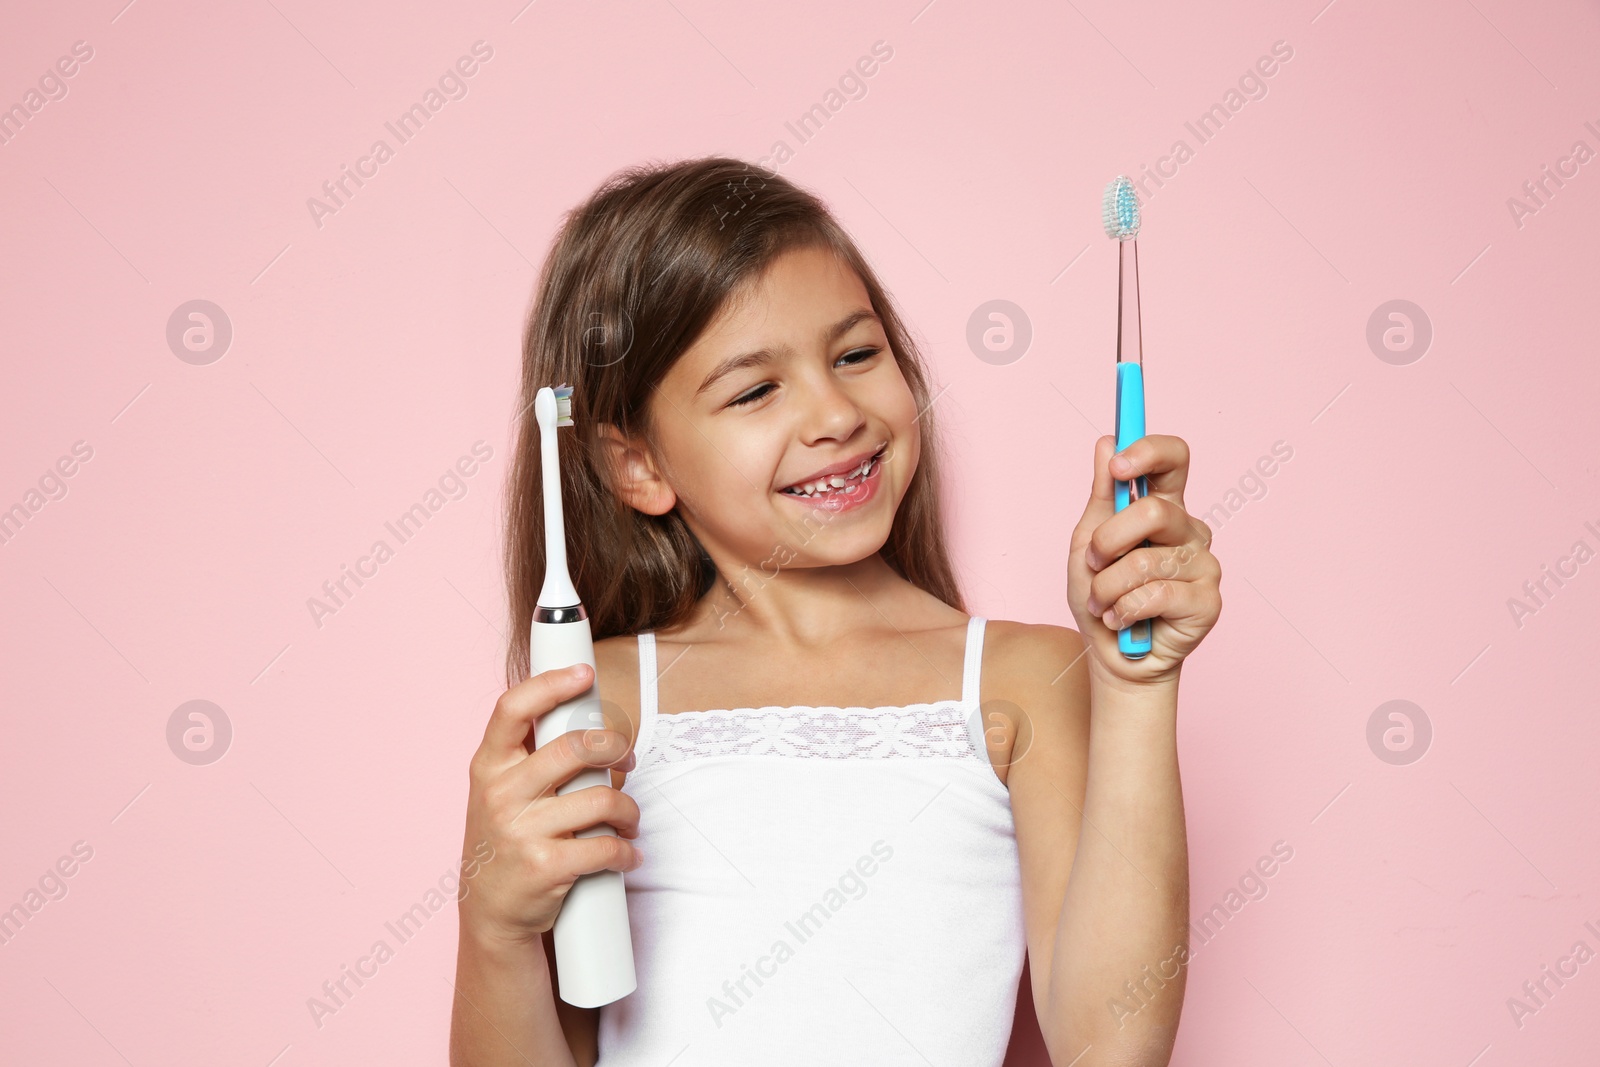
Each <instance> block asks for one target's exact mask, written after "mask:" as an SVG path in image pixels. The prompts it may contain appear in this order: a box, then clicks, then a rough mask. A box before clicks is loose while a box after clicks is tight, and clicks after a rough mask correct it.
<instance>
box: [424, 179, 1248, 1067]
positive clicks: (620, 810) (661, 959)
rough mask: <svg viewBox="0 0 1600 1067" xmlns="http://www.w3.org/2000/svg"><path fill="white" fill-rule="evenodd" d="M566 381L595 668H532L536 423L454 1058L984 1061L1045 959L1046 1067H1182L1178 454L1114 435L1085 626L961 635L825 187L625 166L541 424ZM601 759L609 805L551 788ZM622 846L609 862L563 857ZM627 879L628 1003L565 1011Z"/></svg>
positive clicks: (539, 320) (556, 260)
mask: <svg viewBox="0 0 1600 1067" xmlns="http://www.w3.org/2000/svg"><path fill="white" fill-rule="evenodd" d="M1108 381H1109V379H1108ZM562 382H566V383H570V384H571V385H572V386H573V396H572V404H573V419H574V426H573V428H572V429H569V430H562V431H561V432H562V434H563V438H562V452H561V463H562V469H561V480H562V491H563V494H564V501H565V514H566V524H567V534H568V541H569V543H570V550H569V555H570V567H571V570H572V576H573V579H574V581H575V583H576V585H577V588H578V591H579V594H580V596H581V597H582V599H583V602H584V604H585V606H586V607H587V609H588V613H589V622H590V626H591V628H592V632H593V635H594V638H595V641H596V646H595V656H596V662H597V663H598V665H599V671H598V673H599V678H598V679H595V678H594V677H593V676H592V675H593V672H592V671H590V669H589V668H587V667H584V666H580V667H578V668H572V669H568V670H563V671H550V672H546V673H543V674H540V675H537V676H535V677H532V678H528V677H526V675H527V669H528V668H527V663H528V631H529V621H530V619H531V616H532V612H533V607H534V600H535V598H536V596H537V595H538V592H539V586H540V581H541V579H542V577H543V573H544V557H543V544H542V542H543V526H542V522H543V517H542V514H541V507H542V502H541V494H540V488H539V452H538V449H539V436H538V429H537V426H535V425H534V420H533V419H532V418H523V419H522V421H521V430H520V434H519V437H518V442H517V451H516V459H515V464H514V467H513V469H512V471H511V480H510V485H509V508H508V528H507V555H506V560H507V578H508V585H509V592H510V606H511V632H512V634H513V637H512V640H511V644H510V649H509V652H508V655H507V663H508V667H507V681H508V683H509V684H510V688H509V689H508V690H507V691H506V693H505V694H504V695H503V696H502V697H501V698H500V700H499V701H498V702H497V703H496V705H495V708H494V711H493V714H492V715H491V716H490V719H489V723H488V727H487V729H486V731H485V733H484V738H483V743H482V744H481V746H480V747H479V749H478V751H477V753H476V754H475V755H474V757H473V760H472V765H471V775H470V780H471V789H470V795H469V800H468V806H467V818H466V823H467V826H466V842H465V845H464V852H463V855H464V856H466V855H467V854H469V853H470V854H471V855H473V856H475V857H478V861H475V862H474V864H473V870H474V874H473V876H472V877H471V878H470V880H468V879H465V878H464V879H463V890H462V896H461V899H460V919H461V933H460V946H459V958H458V963H457V980H456V992H457V996H456V1000H455V1005H454V1017H453V1022H452V1034H451V1062H452V1063H453V1064H457V1065H468V1064H470V1065H474V1067H479V1065H488V1064H519V1065H527V1064H537V1065H540V1067H544V1065H562V1067H566V1065H583V1067H589V1065H593V1064H597V1063H598V1064H599V1067H668V1065H669V1064H670V1065H672V1067H698V1065H712V1064H717V1065H722V1064H727V1065H734V1064H737V1065H740V1067H746V1065H778V1064H806V1065H808V1067H809V1065H816V1064H824V1065H831V1064H843V1063H865V1064H873V1065H875V1067H876V1065H885V1064H919V1065H921V1064H938V1065H941V1067H942V1065H946V1064H948V1065H950V1067H998V1065H999V1064H1000V1063H1001V1061H1002V1060H1003V1059H1004V1057H1005V1053H1006V1047H1007V1041H1008V1039H1009V1037H1010V1032H1011V1025H1012V1018H1013V1012H1014V1010H1015V1006H1016V997H1017V991H1018V987H1019V982H1020V977H1021V974H1022V972H1023V963H1024V954H1026V956H1027V959H1028V960H1029V974H1030V977H1031V991H1032V995H1033V1001H1034V1004H1035V1008H1036V1011H1037V1014H1038V1019H1039V1025H1040V1029H1041V1032H1042V1034H1043V1036H1044V1040H1045V1044H1046V1046H1047V1048H1048V1051H1049V1056H1050V1059H1051V1062H1052V1063H1054V1064H1056V1065H1059V1067H1066V1065H1067V1064H1074V1065H1077V1067H1090V1065H1093V1064H1134V1063H1137V1064H1141V1065H1149V1064H1165V1063H1167V1061H1168V1059H1169V1057H1170V1055H1171V1050H1172V1044H1173V1041H1174V1039H1175V1037H1176V1028H1177V1022H1178V1017H1179V1012H1180V1009H1181V1006H1182V1002H1183V991H1184V985H1185V972H1184V970H1183V964H1184V963H1186V962H1187V934H1186V929H1187V926H1188V852H1187V846H1186V842H1185V832H1184V820H1183V799H1182V792H1181V788H1180V783H1179V775H1178V759H1177V741H1176V717H1177V694H1178V678H1179V672H1180V668H1181V666H1182V661H1183V659H1184V657H1185V656H1186V655H1188V653H1189V652H1190V651H1192V650H1193V649H1194V647H1195V646H1196V645H1197V644H1198V643H1199V642H1200V640H1201V639H1202V638H1203V637H1204V636H1205V634H1206V633H1207V632H1208V631H1209V630H1210V629H1211V627H1212V625H1213V624H1214V623H1215V621H1216V618H1217V615H1218V613H1219V611H1220V610H1221V598H1220V596H1219V593H1218V585H1219V579H1220V574H1221V570H1220V567H1219V565H1218V563H1217V561H1216V559H1215V557H1214V556H1213V555H1212V554H1211V553H1210V551H1209V550H1208V546H1209V544H1210V541H1211V531H1210V529H1209V528H1208V527H1207V526H1206V525H1205V524H1204V523H1203V522H1201V521H1200V520H1198V519H1196V518H1193V517H1192V516H1190V515H1189V514H1188V513H1187V511H1186V510H1185V508H1184V505H1183V488H1184V482H1185V479H1186V476H1187V473H1188V465H1189V453H1188V449H1187V447H1186V446H1185V444H1184V442H1183V441H1182V440H1180V439H1179V438H1176V437H1166V436H1157V435H1152V436H1147V437H1144V438H1142V439H1140V440H1139V441H1138V442H1136V443H1135V444H1133V445H1131V446H1129V447H1128V448H1127V449H1126V450H1125V452H1124V453H1122V454H1119V455H1118V456H1117V457H1116V458H1115V459H1113V457H1112V454H1113V451H1114V443H1113V440H1112V438H1110V437H1103V438H1101V439H1100V440H1099V441H1098V442H1097V443H1096V447H1095V455H1094V477H1093V489H1092V492H1091V494H1090V497H1089V501H1088V505H1087V507H1086V509H1085V511H1084V513H1083V518H1082V519H1081V520H1080V521H1079V523H1078V526H1077V528H1076V529H1075V530H1074V531H1073V533H1072V536H1071V542H1070V548H1069V554H1068V561H1067V567H1068V601H1069V607H1070V609H1071V611H1072V615H1073V618H1074V620H1075V621H1076V622H1077V625H1078V629H1077V630H1072V629H1068V628H1065V627H1060V626H1052V625H1042V624H1027V623H1020V622H1004V621H999V620H995V621H988V620H985V619H983V618H981V617H976V616H969V615H968V614H967V611H966V607H965V603H964V600H963V597H962V594H961V591H960V589H959V588H958V587H957V584H956V580H955V574H954V568H953V567H952V564H951V561H950V557H949V554H948V551H947V549H946V544H945V536H944V526H943V519H944V516H943V513H942V511H941V506H940V497H939V493H940V485H939V449H938V446H939V439H938V436H937V434H936V433H935V431H934V425H933V423H934V417H933V409H932V408H933V405H932V400H933V398H932V397H931V396H930V393H929V387H928V375H927V372H926V370H925V369H924V366H923V364H922V361H921V358H920V356H919V355H918V352H917V350H916V348H915V347H914V345H913V343H912V340H911V338H910V336H909V334H908V332H907V330H906V328H905V326H904V324H903V323H902V321H901V319H900V317H899V316H898V314H897V313H896V310H895V307H894V304H893V302H892V301H891V300H890V298H889V295H888V293H887V292H886V291H885V289H884V288H883V285H882V284H881V283H880V282H879V280H878V278H877V277H876V276H875V275H874V273H873V271H872V269H871V267H870V266H869V265H868V264H867V262H866V260H865V259H864V257H863V256H862V255H861V253H860V252H859V251H858V250H857V248H856V246H855V245H854V244H853V243H852V241H851V239H850V238H849V237H848V236H847V235H846V234H845V232H844V231H843V229H842V228H841V227H840V226H839V224H838V223H837V222H836V221H835V220H834V218H833V217H832V216H831V215H830V213H829V212H828V210H827V208H826V207H825V206H824V205H823V204H822V203H821V202H820V201H819V200H818V199H817V198H815V197H814V196H812V195H810V194H808V193H806V192H804V191H802V190H801V189H799V188H797V187H796V186H795V185H793V184H792V183H791V182H789V181H787V180H785V179H783V178H781V177H777V176H774V175H769V174H765V173H762V172H760V171H757V170H755V169H753V168H752V167H751V166H750V165H749V164H746V163H743V162H741V161H738V160H734V159H727V158H721V157H713V158H707V159H699V160H692V161H688V162H684V163H679V164H675V165H658V166H649V167H636V168H632V169H630V170H627V171H624V172H622V173H620V174H618V175H616V176H614V177H613V178H612V179H611V180H609V181H608V182H606V183H605V184H604V185H603V186H602V187H601V188H600V189H599V190H598V191H597V192H596V193H595V194H594V195H593V196H592V197H591V198H590V199H589V200H588V201H587V202H586V203H585V204H583V205H582V206H580V207H579V208H577V209H576V210H575V211H573V212H572V213H571V214H570V215H569V216H568V217H567V219H566V221H565V223H564V225H563V227H562V230H561V232H560V234H559V236H558V237H557V238H556V240H555V242H554V244H553V246H552V248H551V251H550V253H549V256H548V258H547V260H546V262H545V265H544V269H543V272H542V274H541V277H540V279H539V284H538V291H537V299H536V302H535V304H534V307H533V311H532V315H531V318H530V322H529V325H528V329H527V333H526V338H525V343H524V356H523V374H522V410H523V412H524V413H526V412H527V411H528V409H529V408H530V407H531V405H532V401H533V397H534V393H535V391H536V390H537V389H538V388H539V387H541V386H544V385H555V384H560V383H562ZM1107 403H1108V404H1109V403H1110V398H1109V396H1108V397H1107ZM1138 475H1144V476H1145V477H1146V479H1147V484H1148V486H1149V495H1148V496H1146V497H1145V498H1143V499H1141V500H1138V501H1136V502H1135V503H1133V504H1132V505H1131V506H1129V507H1128V508H1126V509H1125V510H1124V511H1122V512H1120V513H1117V512H1116V511H1115V507H1114V503H1113V495H1112V493H1113V485H1114V481H1115V480H1116V479H1119V478H1120V479H1129V478H1134V477H1137V476H1138ZM1146 541H1148V545H1147V546H1145V543H1146ZM1141 546H1145V547H1141ZM1144 618H1148V619H1152V620H1155V619H1159V620H1160V622H1159V624H1153V626H1152V630H1153V635H1152V636H1153V647H1152V650H1151V651H1150V653H1149V654H1148V655H1147V656H1145V657H1144V658H1142V659H1139V660H1130V659H1127V658H1125V657H1124V656H1123V655H1122V654H1121V653H1120V652H1119V650H1118V648H1117V630H1118V629H1119V628H1120V627H1123V626H1126V625H1128V624H1129V623H1130V622H1132V621H1133V620H1136V619H1144ZM596 681H598V685H599V691H600V694H601V695H602V697H603V699H604V701H605V706H606V708H607V713H608V722H609V725H611V726H613V727H614V728H613V729H607V730H598V729H596V730H591V731H587V732H583V733H578V732H574V733H570V734H567V735H565V736H564V737H562V738H561V739H560V741H558V742H552V743H550V744H548V745H545V746H543V747H541V748H539V749H537V751H533V741H532V738H533V734H532V726H533V724H534V722H535V721H536V720H537V718H538V717H539V716H540V715H542V714H544V713H545V712H547V711H549V710H550V709H551V708H552V707H554V706H555V705H556V704H558V703H560V702H561V701H563V700H566V699H568V698H570V697H572V696H574V695H576V694H578V693H581V692H582V691H583V690H585V689H586V688H588V687H589V686H590V685H591V684H595V683H596ZM1091 726H1092V729H1091ZM584 766H610V767H612V768H613V773H612V783H613V786H614V787H615V788H613V787H604V786H595V787H591V788H588V789H584V790H581V791H577V792H573V793H571V794H568V795H566V796H557V795H556V793H555V790H556V788H557V787H558V786H560V785H561V784H562V783H564V782H565V781H567V780H568V779H569V778H571V777H572V775H573V774H575V773H576V772H577V771H579V770H580V769H582V768H583V767H584ZM602 823H604V824H608V825H610V826H611V827H614V828H615V830H616V831H617V836H614V837H613V836H609V835H605V836H594V837H577V836H574V835H575V833H576V832H578V831H582V830H584V829H586V828H589V827H593V826H596V825H598V824H602ZM1080 831H1081V832H1080ZM486 853H487V854H488V855H490V857H491V858H490V859H489V860H488V861H486V862H483V861H482V860H481V858H482V856H483V855H485V854H486ZM606 869H609V870H618V871H626V872H627V875H626V878H625V882H626V885H627V893H628V911H629V920H630V923H631V929H632V937H633V945H634V960H635V967H636V971H637V974H638V982H639V984H638V988H637V989H636V990H635V991H634V992H633V993H631V994H629V995H628V996H626V997H624V998H622V999H621V1000H619V1001H616V1002H615V1003H612V1004H608V1005H606V1006H604V1007H602V1008H599V1009H578V1008H574V1007H571V1006H570V1005H567V1004H566V1003H565V1002H563V1001H560V1000H559V999H558V991H559V988H560V975H559V974H558V973H556V966H555V957H554V951H553V947H552V943H551V940H550V938H549V936H548V935H549V931H550V930H551V928H552V926H553V924H554V922H555V918H556V915H557V913H558V912H559V910H560V907H561V902H562V900H563V898H564V896H565V894H566V892H567V890H568V889H569V888H570V887H571V885H572V884H573V882H574V881H575V880H576V879H577V878H578V877H579V876H580V875H583V874H586V873H589V872H593V871H599V870H606ZM541 943H542V950H541Z"/></svg>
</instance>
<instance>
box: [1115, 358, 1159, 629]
mask: <svg viewBox="0 0 1600 1067" xmlns="http://www.w3.org/2000/svg"><path fill="white" fill-rule="evenodd" d="M1143 436H1144V368H1143V367H1142V366H1141V365H1140V364H1138V363H1132V362H1119V363H1118V364H1117V451H1118V452H1121V451H1122V450H1123V449H1125V448H1127V447H1128V446H1129V445H1131V444H1133V442H1135V441H1137V440H1138V439H1139V438H1141V437H1143ZM1134 480H1135V481H1137V482H1138V483H1139V497H1140V498H1142V497H1144V496H1145V495H1146V494H1147V493H1148V492H1149V488H1148V486H1147V485H1146V484H1145V479H1144V475H1142V474H1141V475H1139V477H1138V478H1136V479H1134ZM1115 495H1116V503H1117V511H1121V510H1122V509H1123V508H1125V507H1127V506H1128V505H1129V504H1130V503H1132V502H1133V499H1136V498H1133V497H1132V494H1131V493H1130V491H1129V487H1128V483H1127V482H1125V481H1123V480H1122V479H1120V478H1119V479H1117V484H1116V493H1115ZM1149 546H1150V540H1149V539H1148V538H1146V539H1145V540H1144V542H1143V543H1142V544H1141V546H1140V547H1143V548H1148V547H1149ZM1150 623H1151V620H1150V619H1136V620H1134V622H1133V623H1132V624H1131V625H1129V626H1125V627H1123V628H1122V629H1120V630H1118V631H1117V648H1119V649H1120V650H1121V651H1122V654H1123V655H1124V656H1126V657H1127V658H1128V659H1142V658H1143V657H1144V656H1145V655H1146V654H1147V653H1148V652H1149V651H1150Z"/></svg>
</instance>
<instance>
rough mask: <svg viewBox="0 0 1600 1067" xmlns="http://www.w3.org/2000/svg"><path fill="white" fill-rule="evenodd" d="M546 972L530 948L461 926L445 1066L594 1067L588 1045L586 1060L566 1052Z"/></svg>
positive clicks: (542, 954)
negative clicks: (446, 1063)
mask: <svg viewBox="0 0 1600 1067" xmlns="http://www.w3.org/2000/svg"><path fill="white" fill-rule="evenodd" d="M541 940H544V939H543V938H541ZM552 969H553V964H552V963H551V962H550V961H549V960H548V959H547V955H546V951H541V950H540V949H539V948H538V947H537V946H534V945H530V944H528V943H527V942H509V941H504V940H501V939H499V938H496V937H493V936H490V935H486V934H484V933H482V932H480V931H477V930H475V929H473V928H472V927H471V925H470V924H467V923H463V925H462V928H461V939H460V945H459V948H458V949H457V952H456V980H455V989H456V994H455V1007H454V1011H453V1013H452V1017H451V1026H450V1064H451V1067H500V1065H502V1064H504V1065H507V1067H510V1065H513V1064H514V1065H516V1067H527V1065H528V1064H530V1063H533V1064H538V1065H539V1067H547V1065H548V1067H594V1062H595V1059H596V1058H597V1056H596V1055H595V1053H594V1052H593V1051H592V1049H593V1046H592V1045H591V1046H590V1051H589V1055H588V1056H587V1058H583V1057H581V1056H578V1055H575V1051H576V1050H578V1049H579V1048H580V1045H579V1044H573V1045H571V1046H570V1047H569V1044H568V1042H569V1040H570V1037H569V1035H568V1034H567V1031H566V1022H567V1020H566V1019H563V1018H561V1017H560V1012H559V1009H558V1007H557V1001H556V995H555V986H554V983H553V982H552V980H551V972H552ZM573 1010H574V1011H578V1010H579V1009H573Z"/></svg>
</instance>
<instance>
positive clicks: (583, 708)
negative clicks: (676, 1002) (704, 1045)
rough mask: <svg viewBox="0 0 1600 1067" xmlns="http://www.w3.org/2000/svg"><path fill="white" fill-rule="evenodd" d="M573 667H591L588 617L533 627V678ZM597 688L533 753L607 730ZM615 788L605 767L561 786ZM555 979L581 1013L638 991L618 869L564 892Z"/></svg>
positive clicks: (565, 708)
mask: <svg viewBox="0 0 1600 1067" xmlns="http://www.w3.org/2000/svg"><path fill="white" fill-rule="evenodd" d="M574 663H587V664H588V665H589V667H590V668H591V669H593V668H594V667H595V662H594V640H593V638H592V637H591V635H590V631H589V620H588V619H586V618H585V619H577V620H575V621H572V622H560V623H541V622H534V623H533V624H532V632H531V636H530V641H529V648H528V667H529V671H530V673H531V674H540V673H542V672H544V671H548V670H559V669H560V668H562V667H570V666H572V665H573V664H574ZM595 678H596V683H595V684H594V685H591V686H590V687H589V688H588V689H586V690H584V691H583V692H582V693H580V694H579V695H578V696H575V697H573V698H572V699H570V700H565V701H562V702H561V703H560V704H558V705H556V706H555V707H554V708H553V709H551V710H550V711H549V712H547V713H546V714H544V715H542V716H540V717H539V720H538V721H537V722H536V723H535V724H534V732H533V740H534V748H535V749H538V748H542V747H543V746H545V745H547V744H549V743H550V742H552V741H554V740H555V739H556V738H558V737H560V736H561V735H562V734H564V733H567V732H568V731H570V730H586V729H591V728H604V727H605V725H606V724H605V722H604V720H603V718H602V716H601V713H600V686H599V682H598V679H599V672H598V671H596V673H595ZM610 784H611V770H610V768H608V767H590V768H588V769H586V770H582V771H579V772H578V773H577V774H575V775H573V776H572V778H571V779H570V780H568V781H567V782H565V783H563V784H562V785H560V786H558V787H557V788H556V795H557V796H564V795H566V794H567V793H571V792H573V791H575V790H578V789H586V788H588V787H589V786H592V785H606V786H609V785H610ZM601 834H610V835H612V836H613V837H614V836H616V830H614V829H613V828H611V827H610V826H607V825H605V824H604V823H602V824H600V825H597V826H592V827H590V828H588V829H586V830H580V831H578V832H577V834H576V835H574V836H576V837H596V836H599V835H601ZM554 933H555V944H556V979H557V984H558V985H559V986H560V990H561V999H562V1000H564V1001H566V1002H567V1003H568V1004H571V1005H573V1006H575V1007H579V1008H598V1007H599V1006H601V1005H602V1004H610V1003H611V1002H612V1001H615V1000H621V999H622V998H623V997H625V996H627V995H628V994H629V993H632V992H633V991H634V989H635V988H636V987H637V986H638V978H637V976H636V975H635V974H634V969H633V940H632V936H631V931H630V927H629V925H628V898H627V893H626V891H625V889H624V888H623V884H622V872H621V871H595V872H593V873H590V874H585V875H581V876H580V877H579V878H578V880H577V881H576V882H574V883H573V884H572V888H571V889H569V890H567V896H566V899H565V900H563V901H562V904H561V911H560V913H559V914H558V915H557V916H556V924H555V931H554Z"/></svg>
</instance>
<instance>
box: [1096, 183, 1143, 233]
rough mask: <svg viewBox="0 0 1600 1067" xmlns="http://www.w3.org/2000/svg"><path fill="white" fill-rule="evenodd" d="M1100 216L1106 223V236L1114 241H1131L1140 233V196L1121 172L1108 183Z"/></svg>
mask: <svg viewBox="0 0 1600 1067" xmlns="http://www.w3.org/2000/svg"><path fill="white" fill-rule="evenodd" d="M1100 218H1101V221H1102V222H1104V223H1105V228H1106V236H1107V237H1109V238H1111V239H1112V240H1114V241H1131V240H1133V239H1134V238H1135V237H1137V236H1138V235H1139V197H1138V195H1137V194H1136V193H1135V192H1134V189H1133V182H1132V181H1131V180H1130V179H1129V178H1128V177H1126V176H1125V175H1122V174H1119V175H1117V176H1116V177H1115V178H1112V179H1111V181H1110V182H1108V183H1107V184H1106V191H1105V195H1104V196H1103V197H1102V198H1101V201H1100Z"/></svg>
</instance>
